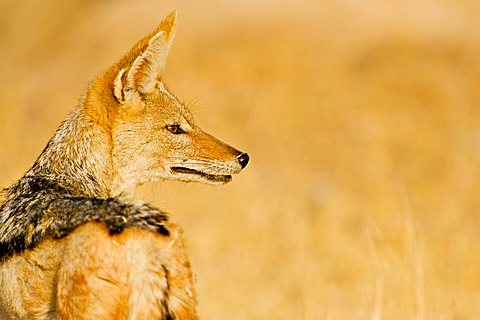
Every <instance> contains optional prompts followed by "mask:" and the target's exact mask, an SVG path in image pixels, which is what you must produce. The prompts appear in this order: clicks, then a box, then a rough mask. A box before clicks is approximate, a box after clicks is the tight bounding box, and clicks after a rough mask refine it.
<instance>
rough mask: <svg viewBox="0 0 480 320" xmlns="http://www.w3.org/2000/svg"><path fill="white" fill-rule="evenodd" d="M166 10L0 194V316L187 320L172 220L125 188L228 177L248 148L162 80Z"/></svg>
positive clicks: (167, 41) (186, 289)
mask: <svg viewBox="0 0 480 320" xmlns="http://www.w3.org/2000/svg"><path fill="white" fill-rule="evenodd" d="M176 17H177V14H176V13H175V12H174V13H172V14H170V15H169V16H168V17H167V18H166V19H165V20H164V21H162V22H161V23H160V25H159V26H158V28H157V29H156V30H155V31H154V32H153V33H151V34H150V35H148V36H147V37H145V38H144V39H142V40H141V41H140V42H138V43H137V44H136V45H135V46H134V47H133V48H132V49H131V51H130V52H129V53H128V54H126V55H125V56H124V57H123V58H122V59H120V61H119V62H118V63H116V64H114V65H113V66H112V67H110V68H109V69H108V70H107V71H106V72H105V73H103V74H101V75H100V76H98V77H97V78H96V79H95V80H94V81H93V82H92V83H91V85H90V86H89V87H88V89H87V91H86V92H85V94H84V96H83V99H82V102H81V104H80V105H79V106H78V107H77V108H76V109H75V110H74V111H73V112H72V113H70V115H69V116H68V117H67V118H66V119H65V120H64V122H63V123H62V124H61V125H60V127H59V129H58V130H57V132H56V133H55V135H54V136H53V138H52V139H51V140H50V142H49V143H48V145H47V146H46V148H45V149H44V151H43V152H42V154H41V155H40V156H39V158H38V160H37V161H36V162H35V164H34V165H33V166H32V168H31V169H30V170H29V171H27V173H26V174H25V175H24V176H23V177H22V178H21V179H20V180H19V181H17V182H16V183H15V184H13V185H12V186H10V187H8V188H6V189H5V190H3V194H1V195H0V318H5V319H197V314H196V309H195V308H196V296H195V288H194V283H193V282H194V280H193V276H192V272H191V268H190V263H189V260H188V257H187V255H186V253H185V249H184V244H183V240H182V231H181V229H180V228H179V227H178V226H177V225H176V224H175V223H173V222H171V221H169V219H168V217H167V215H166V214H165V213H163V212H161V211H159V210H158V209H156V208H154V207H152V206H150V205H148V204H145V203H142V202H139V201H133V200H129V199H130V198H131V196H132V194H133V190H134V189H135V187H136V186H137V185H139V184H142V183H144V182H147V181H152V180H158V179H172V180H178V181H186V182H189V181H195V182H203V183H209V184H216V185H218V184H224V183H227V182H229V181H230V180H231V179H232V177H231V175H232V174H236V173H239V172H240V171H241V170H242V169H243V168H244V167H245V166H246V165H247V163H248V160H249V158H248V155H247V154H246V153H242V152H239V151H237V150H236V149H234V148H232V147H230V146H228V145H227V144H225V143H223V142H221V141H219V140H217V139H216V138H214V137H212V136H210V135H208V134H207V133H205V132H203V131H202V130H201V129H200V128H199V127H198V126H196V125H195V123H194V121H193V118H192V115H191V114H190V112H189V111H188V110H187V108H186V107H185V106H184V105H183V104H182V103H180V102H179V101H178V99H177V98H176V97H175V96H174V95H172V94H171V93H170V92H169V91H168V89H167V88H166V86H165V84H164V83H163V81H162V79H161V76H162V73H163V70H164V67H165V63H166V58H167V55H168V52H169V49H170V47H171V45H172V41H173V38H174V33H175V24H176Z"/></svg>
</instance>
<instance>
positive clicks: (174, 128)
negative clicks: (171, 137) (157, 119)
mask: <svg viewBox="0 0 480 320" xmlns="http://www.w3.org/2000/svg"><path fill="white" fill-rule="evenodd" d="M167 130H168V131H170V132H171V133H173V134H181V133H185V131H183V129H182V128H180V125H178V124H172V125H169V126H167Z"/></svg>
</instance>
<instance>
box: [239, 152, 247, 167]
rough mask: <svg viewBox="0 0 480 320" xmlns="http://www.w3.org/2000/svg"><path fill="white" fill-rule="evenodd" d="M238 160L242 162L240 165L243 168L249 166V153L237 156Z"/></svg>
mask: <svg viewBox="0 0 480 320" xmlns="http://www.w3.org/2000/svg"><path fill="white" fill-rule="evenodd" d="M237 160H238V162H239V163H240V165H241V166H242V169H243V168H245V167H246V166H247V164H248V160H250V157H249V156H248V154H246V153H245V152H244V153H242V154H241V155H239V156H238V157H237Z"/></svg>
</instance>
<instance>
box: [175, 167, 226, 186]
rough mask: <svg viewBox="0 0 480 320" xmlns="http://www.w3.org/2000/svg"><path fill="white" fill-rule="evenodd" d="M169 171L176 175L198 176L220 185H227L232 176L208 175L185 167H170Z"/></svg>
mask: <svg viewBox="0 0 480 320" xmlns="http://www.w3.org/2000/svg"><path fill="white" fill-rule="evenodd" d="M170 170H172V171H173V172H177V173H184V174H193V175H198V176H200V177H203V178H205V179H207V180H210V181H212V182H220V183H227V182H230V181H231V180H232V176H231V175H229V174H227V175H221V174H218V175H217V174H208V173H205V172H201V171H197V170H194V169H190V168H185V167H171V168H170Z"/></svg>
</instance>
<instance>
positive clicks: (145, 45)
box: [113, 11, 177, 102]
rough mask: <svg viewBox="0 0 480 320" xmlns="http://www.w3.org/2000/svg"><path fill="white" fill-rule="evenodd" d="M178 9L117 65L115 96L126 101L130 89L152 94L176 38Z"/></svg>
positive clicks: (120, 100)
mask: <svg viewBox="0 0 480 320" xmlns="http://www.w3.org/2000/svg"><path fill="white" fill-rule="evenodd" d="M176 22H177V12H176V11H174V12H172V13H171V14H170V15H168V16H167V17H166V18H165V19H164V20H163V21H162V22H161V23H160V24H159V25H158V27H157V28H156V29H155V30H154V31H153V32H152V33H151V34H149V35H148V36H147V37H145V38H143V39H142V40H140V41H139V42H138V43H137V44H136V45H135V46H134V47H133V48H132V49H131V50H130V52H128V53H127V54H126V55H125V56H124V57H123V58H122V59H121V60H120V62H119V63H118V64H117V66H118V68H119V69H120V70H119V71H118V73H117V75H116V77H115V80H114V83H113V87H114V90H113V91H114V95H115V97H116V99H117V100H118V101H119V102H124V101H125V100H126V99H127V98H128V96H129V93H128V92H131V91H138V92H140V93H149V92H152V90H154V88H155V85H156V82H157V81H158V78H160V76H161V75H162V74H163V72H164V71H165V66H166V62H167V57H168V53H169V51H170V48H171V46H172V43H173V39H174V37H175V28H176Z"/></svg>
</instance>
